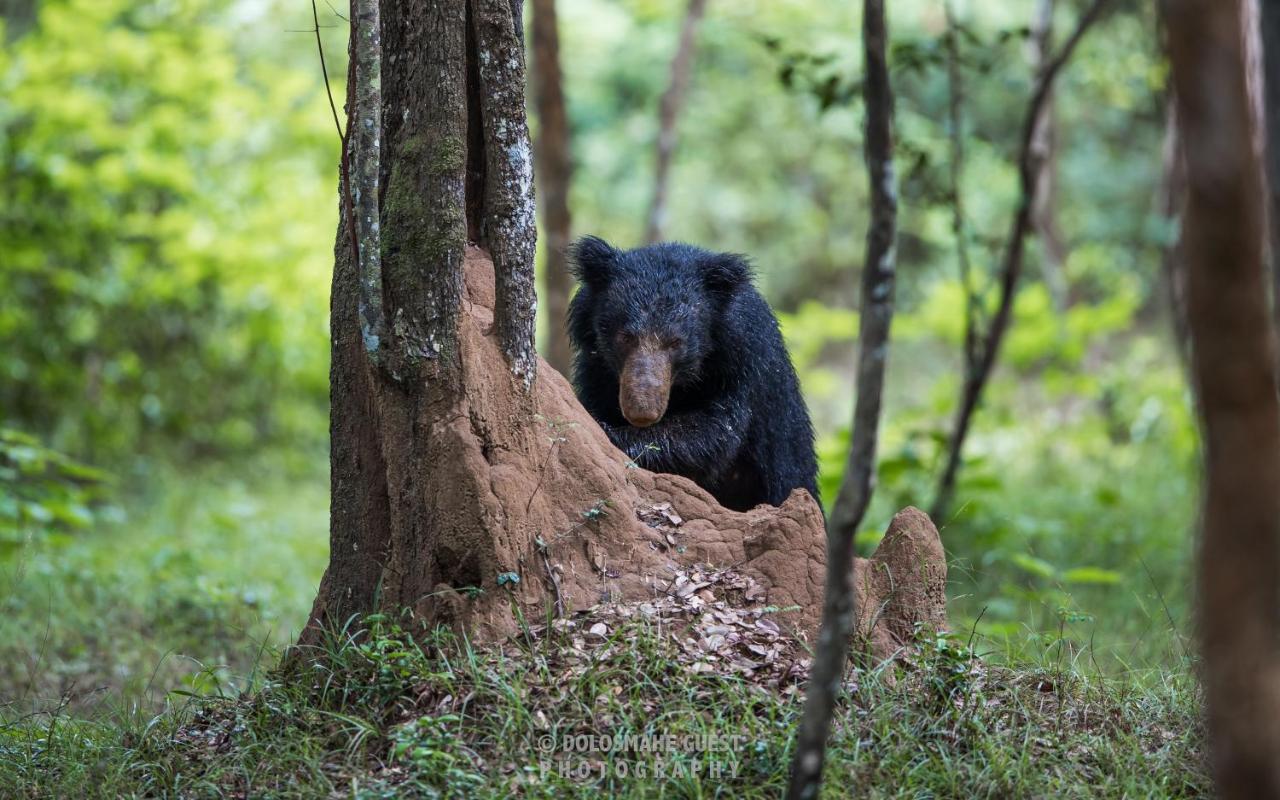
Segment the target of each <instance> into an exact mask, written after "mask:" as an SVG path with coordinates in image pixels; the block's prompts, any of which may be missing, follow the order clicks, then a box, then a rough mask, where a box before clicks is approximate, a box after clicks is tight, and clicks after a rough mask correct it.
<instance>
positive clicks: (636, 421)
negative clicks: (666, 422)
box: [627, 412, 662, 428]
mask: <svg viewBox="0 0 1280 800" xmlns="http://www.w3.org/2000/svg"><path fill="white" fill-rule="evenodd" d="M660 419H662V415H661V414H653V413H646V412H642V413H639V414H637V413H634V412H633V413H631V414H627V422H630V423H631V424H632V425H634V426H636V427H637V428H647V427H649V426H650V425H652V424H653V423H655V422H657V421H658V420H660Z"/></svg>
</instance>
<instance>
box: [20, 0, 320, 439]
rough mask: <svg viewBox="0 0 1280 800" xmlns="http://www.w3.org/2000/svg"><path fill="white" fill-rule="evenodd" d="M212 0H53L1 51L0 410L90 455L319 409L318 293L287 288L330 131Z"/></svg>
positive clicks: (314, 227)
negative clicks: (238, 37)
mask: <svg viewBox="0 0 1280 800" xmlns="http://www.w3.org/2000/svg"><path fill="white" fill-rule="evenodd" d="M226 7H227V4H226V3H222V2H217V1H216V0H182V2H176V3H161V2H147V3H133V2H125V0H49V1H48V2H42V3H41V4H40V8H39V18H38V24H37V26H36V27H35V28H34V29H33V30H32V31H30V32H29V33H27V34H26V35H24V36H22V37H21V38H19V39H18V40H17V41H16V42H15V43H14V44H13V45H12V46H10V47H6V48H5V49H4V51H3V52H0V197H2V198H4V199H3V201H0V252H3V253H4V262H3V267H2V268H0V340H3V341H4V342H5V346H4V348H2V349H0V419H3V420H4V421H7V422H8V423H9V424H11V425H17V426H20V427H23V428H25V429H27V430H30V431H32V432H38V433H41V434H43V435H45V436H50V437H52V439H53V441H54V442H55V443H57V444H59V445H61V446H64V447H66V448H68V449H70V450H71V451H73V452H75V453H77V454H82V455H87V456H91V457H92V458H94V459H95V460H101V459H112V458H118V457H119V456H122V455H126V454H133V453H136V452H137V451H138V450H139V449H140V448H142V447H144V446H146V445H147V444H149V443H151V442H153V441H159V442H164V443H168V444H180V445H181V446H182V448H183V449H184V450H185V451H186V452H188V453H201V452H209V451H217V450H227V449H244V448H247V447H249V446H252V445H256V444H258V443H260V442H262V441H263V440H268V439H271V438H272V437H275V436H280V435H283V434H285V433H289V434H294V435H296V434H303V435H314V434H312V433H310V432H311V431H314V430H315V429H316V427H317V426H316V420H317V415H316V412H318V411H322V409H323V405H322V403H323V394H322V391H323V386H324V383H323V368H324V355H323V349H322V348H320V347H317V346H316V345H317V344H318V343H319V342H320V337H321V336H322V335H323V327H322V324H323V319H324V317H323V313H324V298H325V296H326V292H325V287H324V284H323V283H322V282H319V283H313V284H312V285H310V286H300V285H299V283H300V282H301V281H302V279H303V278H304V275H305V274H306V273H305V272H304V270H303V269H302V267H303V266H304V265H305V262H306V260H307V259H308V258H314V257H315V256H316V255H317V252H320V253H323V252H324V247H323V246H322V243H323V242H326V241H331V237H332V225H331V220H330V217H331V215H332V212H331V211H330V210H329V208H328V207H327V206H329V205H332V203H331V201H330V199H329V197H325V195H326V193H325V192H324V191H323V190H322V189H321V187H323V186H325V185H331V183H330V181H329V180H327V179H326V178H325V177H324V176H323V174H322V172H321V168H322V165H323V164H324V160H325V159H324V157H325V156H329V157H330V158H332V156H333V153H334V152H335V149H334V148H335V145H336V142H335V141H331V140H330V139H336V137H333V134H332V133H331V132H330V133H328V134H326V133H325V132H324V129H323V126H322V125H321V123H322V122H323V118H316V119H311V118H310V115H308V114H304V113H302V111H301V109H300V108H299V103H300V101H303V100H306V99H307V98H309V97H313V96H314V95H315V92H316V88H315V86H314V85H313V82H311V81H305V82H300V81H299V80H298V79H297V76H296V75H292V74H289V73H285V74H274V75H268V74H264V73H265V71H264V70H262V69H261V67H262V65H261V64H253V63H246V61H245V59H244V58H243V57H242V56H241V55H240V54H239V53H237V51H236V49H235V40H234V31H233V30H232V27H233V26H232V25H231V24H230V20H229V18H227V17H226V16H225V12H226ZM299 178H300V180H299ZM308 193H310V195H308ZM321 197H324V201H325V202H324V205H323V206H319V207H318V206H317V203H316V201H317V200H318V199H319V198H321ZM320 209H323V212H324V213H322V214H321V213H317V212H319V211H320ZM306 213H312V214H314V215H315V219H313V220H310V221H308V220H306V219H299V218H298V216H297V215H299V214H306ZM321 263H323V262H321ZM312 274H313V275H315V273H314V272H313V273H312ZM320 274H321V275H322V274H323V273H320ZM299 290H302V291H301V292H300V293H299V294H298V298H299V299H304V298H305V300H306V302H305V303H291V304H289V305H290V306H291V307H288V308H282V307H281V303H280V301H281V300H282V299H284V298H286V297H288V296H289V294H292V293H297V292H299ZM287 293H288V294H287ZM308 334H309V336H308V338H309V339H310V342H308V343H306V345H305V347H300V346H299V344H300V340H299V337H300V336H302V335H308ZM283 398H295V407H298V408H305V405H298V404H299V403H304V404H307V405H309V406H310V407H311V409H313V410H312V411H311V412H309V413H310V414H311V418H310V419H308V420H307V422H306V425H307V427H306V428H305V429H301V430H300V429H298V428H297V427H296V425H297V423H298V422H300V421H301V419H298V418H297V417H296V415H297V413H298V412H292V413H293V416H292V417H291V415H290V412H288V411H287V410H286V407H285V406H284V405H283V404H282V403H281V400H282V399H283ZM304 419H305V417H304Z"/></svg>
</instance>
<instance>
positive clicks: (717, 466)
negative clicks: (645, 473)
mask: <svg viewBox="0 0 1280 800" xmlns="http://www.w3.org/2000/svg"><path fill="white" fill-rule="evenodd" d="M571 256H572V261H573V265H574V274H575V276H576V277H577V279H578V282H579V284H580V288H579V290H578V292H577V294H576V295H575V296H574V298H573V301H572V302H571V303H570V305H569V319H568V323H569V338H570V340H571V341H572V342H573V345H574V349H575V351H576V355H575V359H574V365H573V383H574V389H575V390H576V392H577V394H578V399H579V400H580V401H581V402H582V405H583V406H584V407H585V408H586V409H587V411H588V412H590V413H591V415H592V416H593V417H595V419H596V421H597V422H599V423H600V427H601V428H603V429H604V431H605V433H607V434H608V435H609V438H610V440H612V441H613V443H614V444H615V445H616V446H617V447H618V449H620V450H622V451H623V452H624V453H626V454H627V455H628V456H629V457H631V458H632V459H633V460H634V461H635V463H636V464H637V465H639V466H641V467H644V468H645V469H648V470H651V471H653V472H669V473H673V474H676V475H682V476H684V477H686V478H689V479H691V480H693V481H694V482H695V483H697V484H698V485H699V486H701V487H702V488H704V489H706V490H707V491H708V492H710V493H711V494H712V496H714V497H715V498H716V500H717V501H718V502H719V503H720V505H722V506H724V507H726V508H730V509H734V510H737V511H745V510H747V509H749V508H753V507H754V506H756V505H759V504H760V503H769V504H770V505H780V504H781V503H782V501H784V500H786V498H787V495H789V494H790V493H791V491H792V490H793V489H795V488H797V487H799V488H803V489H808V490H809V493H810V494H812V495H813V497H814V499H815V500H817V499H818V486H817V472H818V468H817V461H816V458H815V456H814V451H813V427H812V425H810V423H809V413H808V410H807V409H806V408H805V404H804V399H803V398H802V397H801V396H800V386H799V381H798V380H797V378H796V373H795V369H794V368H793V367H792V366H791V359H790V358H789V357H788V355H787V350H786V347H785V345H784V344H783V342H782V335H781V333H780V332H779V330H778V320H777V318H776V317H774V315H773V311H772V310H770V308H769V306H768V304H767V303H766V302H765V300H764V298H763V297H761V296H760V293H759V292H757V291H756V289H755V287H754V286H753V285H752V283H751V268H750V265H749V264H748V263H747V261H746V259H745V258H744V257H742V256H740V255H735V254H731V253H713V252H709V251H707V250H703V249H701V248H698V247H692V246H690V245H685V244H676V243H664V244H656V245H650V246H648V247H641V248H637V249H635V250H619V249H616V248H614V247H612V246H611V245H609V244H608V243H607V242H605V241H604V240H602V239H598V238H596V237H594V236H588V237H585V238H583V239H581V240H579V241H578V242H576V243H575V244H574V246H573V248H572V250H571Z"/></svg>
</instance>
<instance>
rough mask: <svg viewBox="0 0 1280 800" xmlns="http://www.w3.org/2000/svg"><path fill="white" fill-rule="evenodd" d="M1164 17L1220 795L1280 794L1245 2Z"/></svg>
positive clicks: (1278, 538) (1279, 659)
mask: <svg viewBox="0 0 1280 800" xmlns="http://www.w3.org/2000/svg"><path fill="white" fill-rule="evenodd" d="M1164 12H1165V23H1166V26H1167V29H1168V33H1169V37H1168V40H1169V44H1168V46H1169V59H1170V63H1171V65H1172V68H1173V85H1174V88H1175V90H1176V92H1177V102H1178V113H1179V122H1180V126H1179V127H1180V133H1181V136H1182V143H1183V153H1184V155H1185V158H1186V168H1187V205H1186V213H1185V216H1184V219H1185V223H1184V226H1183V237H1182V243H1183V253H1184V256H1185V258H1186V263H1187V278H1188V283H1187V289H1188V293H1187V294H1188V323H1189V326H1190V330H1191V341H1192V376H1193V386H1194V388H1195V392H1196V397H1197V399H1198V401H1199V408H1200V422H1201V428H1202V432H1203V436H1204V455H1205V488H1204V500H1203V508H1202V511H1201V533H1200V554H1199V565H1200V586H1199V628H1200V640H1201V647H1202V656H1203V658H1204V685H1205V696H1206V700H1207V703H1208V718H1209V743H1210V751H1211V755H1212V763H1213V768H1214V776H1215V778H1216V780H1217V785H1218V790H1219V792H1220V793H1221V795H1222V796H1223V797H1226V798H1269V797H1280V759H1278V758H1277V754H1278V753H1280V493H1278V492H1277V491H1276V487H1277V486H1278V485H1280V401H1278V400H1277V395H1276V391H1275V386H1276V343H1275V330H1274V327H1273V325H1272V320H1271V316H1270V311H1269V309H1268V307H1267V305H1268V304H1267V295H1268V290H1269V281H1268V279H1267V277H1266V272H1265V267H1264V259H1263V241H1264V239H1263V234H1264V220H1265V214H1264V198H1263V186H1262V182H1261V175H1262V169H1261V168H1262V165H1261V163H1260V162H1259V161H1258V158H1257V151H1256V149H1255V148H1254V147H1253V146H1252V139H1253V134H1252V127H1253V126H1252V125H1251V116H1252V115H1251V113H1250V109H1249V104H1250V101H1249V94H1248V89H1247V84H1248V78H1247V74H1246V73H1247V70H1246V60H1245V54H1244V46H1243V45H1242V39H1243V38H1244V37H1242V35H1241V31H1242V28H1241V7H1240V2H1239V0H1216V2H1213V3H1200V2H1190V1H1189V0H1166V2H1165V3H1164Z"/></svg>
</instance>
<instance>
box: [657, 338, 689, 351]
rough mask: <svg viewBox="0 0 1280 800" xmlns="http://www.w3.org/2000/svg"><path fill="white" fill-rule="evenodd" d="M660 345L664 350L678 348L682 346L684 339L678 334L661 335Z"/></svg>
mask: <svg viewBox="0 0 1280 800" xmlns="http://www.w3.org/2000/svg"><path fill="white" fill-rule="evenodd" d="M662 347H663V349H666V350H679V349H680V348H681V347H684V339H681V338H680V337H679V336H664V337H662Z"/></svg>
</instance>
